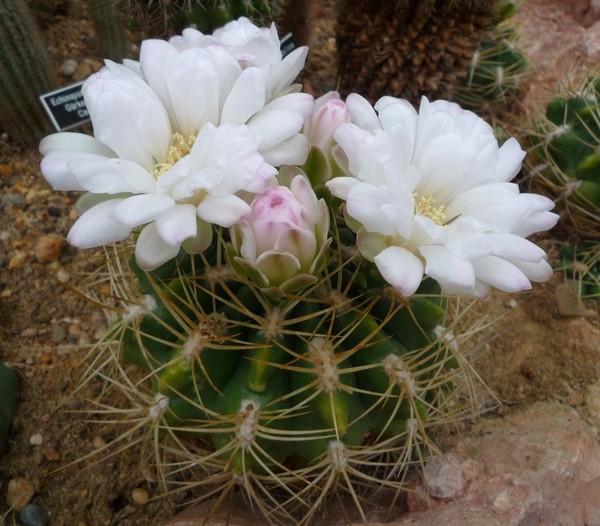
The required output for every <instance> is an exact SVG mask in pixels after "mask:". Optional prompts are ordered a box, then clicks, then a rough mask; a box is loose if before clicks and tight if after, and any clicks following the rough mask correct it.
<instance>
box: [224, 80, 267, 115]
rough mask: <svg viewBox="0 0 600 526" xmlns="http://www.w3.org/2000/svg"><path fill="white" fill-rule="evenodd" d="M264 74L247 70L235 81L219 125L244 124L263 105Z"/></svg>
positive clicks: (264, 93)
mask: <svg viewBox="0 0 600 526" xmlns="http://www.w3.org/2000/svg"><path fill="white" fill-rule="evenodd" d="M265 98H266V86H265V76H264V72H263V71H261V70H260V69H258V68H247V69H245V70H244V71H243V72H242V74H241V75H240V76H239V78H238V79H237V82H236V83H235V85H234V86H233V89H232V90H231V92H230V93H229V95H228V96H227V100H226V101H225V104H224V106H223V110H222V112H221V124H245V123H246V122H248V120H249V119H250V117H252V116H253V115H254V114H255V113H257V112H258V111H259V110H261V109H262V108H263V106H264V104H265Z"/></svg>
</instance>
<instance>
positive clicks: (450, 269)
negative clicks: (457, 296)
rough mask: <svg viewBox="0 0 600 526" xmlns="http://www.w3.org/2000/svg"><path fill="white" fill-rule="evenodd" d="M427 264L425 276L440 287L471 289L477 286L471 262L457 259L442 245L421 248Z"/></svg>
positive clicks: (420, 250)
mask: <svg viewBox="0 0 600 526" xmlns="http://www.w3.org/2000/svg"><path fill="white" fill-rule="evenodd" d="M419 252H421V255H422V256H423V257H424V258H425V261H426V262H427V263H426V265H425V274H427V275H428V276H431V277H432V278H433V279H435V280H436V281H437V282H439V283H440V285H442V286H444V284H446V283H447V284H451V285H455V286H459V287H465V288H471V287H474V286H475V271H474V270H473V265H472V264H471V262H469V261H467V260H464V259H461V258H459V257H457V256H456V255H455V254H453V253H452V252H450V251H449V250H448V249H447V248H446V247H444V246H441V245H427V246H422V247H420V248H419Z"/></svg>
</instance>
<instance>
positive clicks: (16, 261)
mask: <svg viewBox="0 0 600 526" xmlns="http://www.w3.org/2000/svg"><path fill="white" fill-rule="evenodd" d="M26 261H27V253H26V252H23V251H22V250H17V251H16V252H15V253H14V254H13V256H12V257H11V258H10V261H9V262H8V268H10V269H15V268H21V267H22V266H23V265H24V264H25V262H26Z"/></svg>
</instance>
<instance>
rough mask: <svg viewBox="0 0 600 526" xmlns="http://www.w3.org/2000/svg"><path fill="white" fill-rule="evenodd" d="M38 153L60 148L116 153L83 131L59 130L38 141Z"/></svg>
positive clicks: (46, 153)
mask: <svg viewBox="0 0 600 526" xmlns="http://www.w3.org/2000/svg"><path fill="white" fill-rule="evenodd" d="M39 149H40V153H41V154H42V155H48V154H49V153H50V152H53V151H55V150H60V151H63V152H85V153H93V154H96V155H101V156H103V157H116V156H117V154H116V153H115V152H114V151H113V150H111V149H110V148H109V147H108V146H106V145H105V144H102V143H101V142H100V141H99V140H98V139H96V138H95V137H90V136H89V135H85V134H83V133H73V132H60V133H52V134H51V135H48V136H46V137H44V138H43V139H42V140H41V141H40V146H39Z"/></svg>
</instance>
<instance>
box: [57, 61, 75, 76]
mask: <svg viewBox="0 0 600 526" xmlns="http://www.w3.org/2000/svg"><path fill="white" fill-rule="evenodd" d="M76 69H77V61H76V60H73V59H72V58H70V59H68V60H65V61H64V62H63V65H62V66H61V67H60V72H61V73H62V74H63V75H64V76H65V77H72V76H73V74H74V73H75V70H76Z"/></svg>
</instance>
